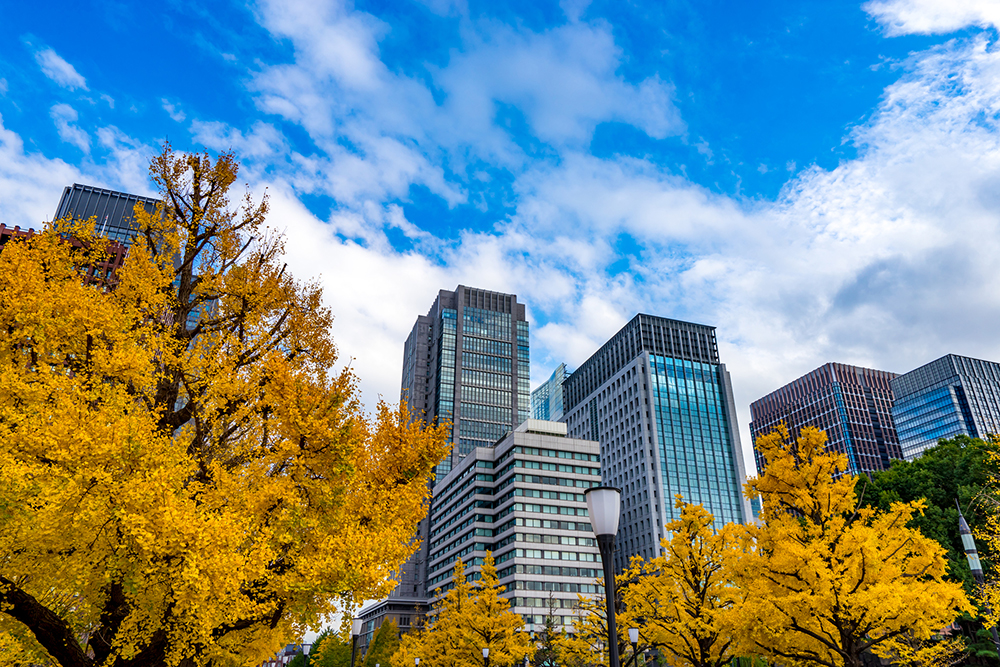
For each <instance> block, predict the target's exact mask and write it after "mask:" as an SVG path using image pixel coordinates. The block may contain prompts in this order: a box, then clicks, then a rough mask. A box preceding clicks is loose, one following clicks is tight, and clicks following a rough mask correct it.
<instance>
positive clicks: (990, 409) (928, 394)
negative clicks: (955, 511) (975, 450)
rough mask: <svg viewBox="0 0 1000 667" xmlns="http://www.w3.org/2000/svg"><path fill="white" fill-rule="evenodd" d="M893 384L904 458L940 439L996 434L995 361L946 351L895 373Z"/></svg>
mask: <svg viewBox="0 0 1000 667" xmlns="http://www.w3.org/2000/svg"><path fill="white" fill-rule="evenodd" d="M892 389H893V392H894V393H895V395H896V402H895V404H894V405H893V408H892V415H893V418H894V420H895V423H896V430H897V432H898V433H899V442H900V445H901V446H902V449H903V456H904V457H905V458H906V459H907V460H908V461H912V460H913V459H915V458H917V457H919V456H920V455H921V454H922V453H923V451H924V450H925V449H927V448H928V447H933V446H934V445H936V444H937V442H938V440H940V439H941V438H951V437H954V436H956V435H969V436H972V437H974V438H985V437H987V436H989V435H996V434H1000V364H997V363H995V362H992V361H984V360H982V359H972V358H970V357H961V356H958V355H956V354H949V355H945V356H943V357H941V358H940V359H937V360H935V361H932V362H931V363H929V364H925V365H923V366H921V367H920V368H916V369H914V370H912V371H910V372H909V373H905V374H903V375H900V376H899V377H897V378H895V379H894V380H893V381H892Z"/></svg>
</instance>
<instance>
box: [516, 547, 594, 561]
mask: <svg viewBox="0 0 1000 667" xmlns="http://www.w3.org/2000/svg"><path fill="white" fill-rule="evenodd" d="M514 553H515V555H516V557H517V558H541V559H543V560H580V561H589V562H595V561H597V560H599V556H598V555H597V554H590V553H580V552H578V551H549V550H547V549H514Z"/></svg>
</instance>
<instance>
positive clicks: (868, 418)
mask: <svg viewBox="0 0 1000 667" xmlns="http://www.w3.org/2000/svg"><path fill="white" fill-rule="evenodd" d="M895 377H896V374H895V373H890V372H888V371H879V370H874V369H872V368H862V367H860V366H851V365H848V364H838V363H828V364H824V365H822V366H820V367H819V368H817V369H816V370H814V371H812V372H810V373H806V374H805V375H803V376H802V377H800V378H798V379H797V380H793V381H792V382H789V383H788V384H786V385H785V386H784V387H781V388H780V389H776V390H775V391H772V392H771V393H770V394H768V395H767V396H764V397H763V398H760V399H757V400H756V401H754V402H753V403H751V404H750V416H751V422H750V433H751V435H752V436H753V439H754V442H756V441H757V438H759V437H760V436H762V435H766V434H768V433H770V432H771V431H773V430H774V429H775V427H777V425H778V424H779V423H782V422H784V424H785V426H787V427H788V431H789V436H790V437H792V438H796V437H798V434H799V430H800V429H801V428H802V427H804V426H815V427H816V428H819V429H821V430H823V431H826V437H827V447H828V448H830V449H832V450H834V451H837V452H840V453H841V454H844V455H845V456H846V457H847V461H848V470H845V471H843V472H847V473H850V474H852V475H856V474H858V473H862V472H863V473H872V472H875V471H878V470H886V469H888V468H889V466H890V465H891V463H892V461H893V459H901V458H903V454H902V451H901V450H900V448H899V438H898V437H897V435H896V427H895V425H894V423H893V419H892V403H893V394H892V380H893V378H895ZM754 453H755V456H756V458H757V470H758V471H759V472H763V471H764V468H765V467H766V465H767V462H766V461H764V460H762V459H761V457H760V454H759V453H757V450H756V448H755V449H754Z"/></svg>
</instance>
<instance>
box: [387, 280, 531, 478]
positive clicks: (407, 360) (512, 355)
mask: <svg viewBox="0 0 1000 667" xmlns="http://www.w3.org/2000/svg"><path fill="white" fill-rule="evenodd" d="M528 361H529V351H528V322H527V320H525V318H524V304H523V303H518V302H517V296H515V295H513V294H500V293H498V292H489V291H487V290H481V289H476V288H474V287H466V286H465V285H459V286H458V287H457V288H456V289H455V291H454V292H449V291H447V290H441V291H440V292H438V296H437V299H435V300H434V303H433V304H432V305H431V309H430V311H428V313H427V314H426V315H421V316H419V317H417V321H416V323H414V325H413V329H412V330H411V331H410V335H409V337H407V339H406V343H405V345H404V346H403V387H402V398H403V400H405V401H407V403H409V405H410V408H411V409H412V410H413V411H414V412H417V413H422V414H423V417H424V419H425V420H426V421H427V422H428V423H437V422H444V421H450V422H452V424H453V427H452V442H453V443H455V445H456V446H455V447H454V449H453V451H452V455H451V456H450V457H449V458H447V459H445V460H444V461H442V462H441V464H440V465H439V466H438V469H437V478H438V479H442V478H443V477H444V476H445V475H447V474H448V472H449V471H450V470H451V469H452V468H453V467H454V466H455V464H457V463H458V461H460V460H461V459H462V458H463V457H465V456H466V455H467V454H468V453H469V452H471V451H472V449H473V448H475V447H492V446H493V443H495V442H496V441H497V440H499V439H500V438H501V437H503V435H504V434H505V433H507V432H508V431H511V430H512V429H513V428H514V427H515V426H517V425H518V424H520V423H521V422H522V421H524V420H525V419H527V418H528V412H529V408H530V399H529V393H530V390H531V386H530V383H529V380H528Z"/></svg>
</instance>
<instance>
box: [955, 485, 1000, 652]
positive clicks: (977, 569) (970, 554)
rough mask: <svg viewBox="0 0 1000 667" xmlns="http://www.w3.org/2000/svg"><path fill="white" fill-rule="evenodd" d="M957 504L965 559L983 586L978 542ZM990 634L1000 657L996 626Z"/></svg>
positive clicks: (983, 580)
mask: <svg viewBox="0 0 1000 667" xmlns="http://www.w3.org/2000/svg"><path fill="white" fill-rule="evenodd" d="M955 504H956V505H957V506H958V534H959V535H961V536H962V546H963V547H964V548H965V558H966V559H967V560H968V561H969V569H970V570H972V576H973V577H975V579H976V583H977V584H979V585H980V586H982V585H983V584H984V583H986V578H985V577H984V576H983V565H982V563H980V562H979V552H978V551H977V550H976V541H975V540H974V539H973V538H972V530H971V529H970V528H969V524H968V523H967V522H966V520H965V517H964V516H962V505H961V504H960V503H959V502H958V498H956V499H955ZM986 613H987V614H988V613H990V609H989V607H986ZM990 633H992V635H993V646H994V648H996V650H997V655H998V656H1000V637H998V636H997V626H995V625H994V626H993V627H992V628H990Z"/></svg>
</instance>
